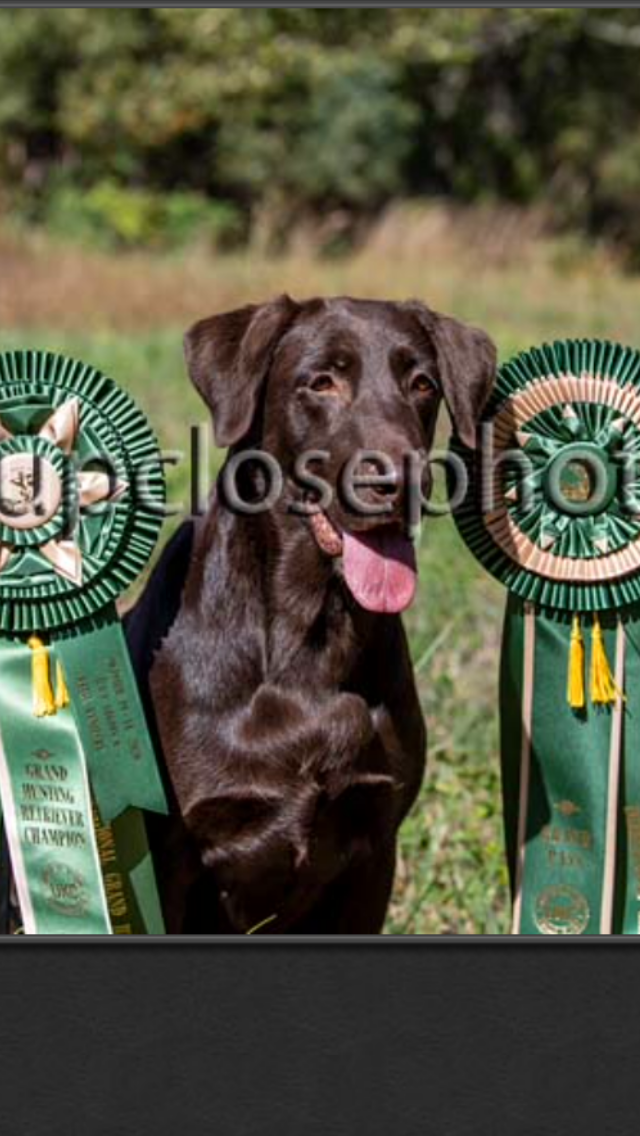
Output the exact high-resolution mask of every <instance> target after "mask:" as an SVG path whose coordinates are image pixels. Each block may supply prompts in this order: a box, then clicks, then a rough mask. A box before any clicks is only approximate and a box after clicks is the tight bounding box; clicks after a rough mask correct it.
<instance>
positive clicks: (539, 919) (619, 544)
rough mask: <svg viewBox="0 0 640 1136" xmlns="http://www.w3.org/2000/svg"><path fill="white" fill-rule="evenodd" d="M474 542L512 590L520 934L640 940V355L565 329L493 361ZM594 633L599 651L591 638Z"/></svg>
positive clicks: (505, 655) (465, 456) (510, 736)
mask: <svg viewBox="0 0 640 1136" xmlns="http://www.w3.org/2000/svg"><path fill="white" fill-rule="evenodd" d="M481 439H482V444H481V446H480V447H479V451H478V452H477V453H472V452H471V451H469V450H467V449H466V448H465V447H463V446H462V445H461V444H460V442H459V441H454V442H453V444H452V448H453V450H454V452H455V453H456V454H457V455H458V457H459V458H461V459H462V461H463V462H464V464H465V467H466V470H467V473H468V476H469V486H468V490H467V493H466V495H465V499H464V500H463V502H462V504H461V505H460V507H459V508H458V509H457V510H456V511H455V519H456V523H457V525H458V527H459V531H460V532H461V534H462V536H463V538H464V540H465V541H466V543H467V544H468V546H469V548H470V549H471V551H472V552H473V553H474V554H475V555H476V556H477V557H478V559H479V560H480V561H481V563H482V564H483V565H484V566H485V567H486V568H487V569H488V570H489V571H490V572H491V573H492V574H493V575H495V576H496V577H497V578H498V579H499V580H501V581H502V583H504V584H505V585H506V587H507V588H508V590H509V593H510V594H509V600H508V604H507V614H506V621H505V630H504V640H503V651H502V665H501V722H502V765H503V787H504V798H505V820H506V837H507V850H508V856H509V862H510V868H511V875H512V882H513V889H514V930H515V931H516V932H523V933H530V934H586V933H610V932H611V931H614V930H618V931H621V932H623V933H626V934H638V933H640V899H639V896H640V887H639V886H638V885H639V884H640V874H639V873H638V868H637V865H638V864H640V762H639V761H638V759H637V754H636V753H635V752H634V751H635V750H636V749H637V747H636V746H635V745H634V738H633V734H632V731H633V728H634V726H633V723H634V722H636V721H638V717H639V715H640V606H639V605H640V352H638V351H636V350H634V349H632V348H628V347H623V346H621V345H619V344H615V343H608V342H599V341H587V340H581V341H576V340H571V341H562V342H557V343H554V344H551V345H548V344H547V345H544V346H542V347H540V348H534V349H532V350H531V351H528V352H525V353H522V354H520V355H518V356H517V357H516V358H514V359H512V360H510V361H509V362H507V363H505V364H504V365H503V366H502V367H501V368H500V371H499V374H498V379H497V382H496V386H495V389H494V392H493V394H492V397H491V399H490V401H489V403H488V405H487V407H486V410H485V413H484V416H483V423H482V426H481ZM585 628H587V629H589V630H590V631H591V636H590V644H589V643H588V642H587V641H586V639H585V636H584V634H583V631H584V629H585Z"/></svg>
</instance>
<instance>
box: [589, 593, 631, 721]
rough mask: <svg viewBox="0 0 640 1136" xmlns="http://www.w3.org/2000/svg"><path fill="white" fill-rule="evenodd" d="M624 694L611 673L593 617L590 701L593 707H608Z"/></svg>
mask: <svg viewBox="0 0 640 1136" xmlns="http://www.w3.org/2000/svg"><path fill="white" fill-rule="evenodd" d="M618 698H624V694H623V693H622V691H621V690H619V689H618V687H617V685H616V681H615V679H614V677H613V674H612V673H611V667H610V666H609V660H608V659H607V652H606V651H605V646H604V637H603V634H602V628H601V626H600V620H599V618H598V616H597V615H594V617H593V628H592V630H591V701H592V702H593V704H594V706H610V705H611V704H612V703H613V702H615V701H616V700H617V699H618Z"/></svg>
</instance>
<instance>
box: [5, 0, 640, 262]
mask: <svg viewBox="0 0 640 1136" xmlns="http://www.w3.org/2000/svg"><path fill="white" fill-rule="evenodd" d="M639 63H640V14H639V13H638V12H636V11H634V10H633V9H630V10H629V9H615V8H600V9H561V8H560V9H559V8H546V9H545V8H538V9H535V8H528V9H526V8H525V9H522V8H511V9H502V10H500V9H490V8H485V9H447V8H436V9H408V8H404V9H403V8H377V9H376V8H369V9H344V8H333V9H317V8H315V9H314V8H288V9H278V8H254V9H244V10H243V9H237V8H214V9H212V8H197V9H195V8H191V9H189V8H146V9H145V8H142V9H131V8H130V9H127V8H124V9H105V8H102V9H85V8H76V9H73V8H58V9H53V10H44V9H34V8H31V9H17V8H13V9H5V10H2V11H0V179H1V180H2V184H3V186H4V197H5V199H7V197H8V199H9V200H12V201H13V202H14V203H16V202H17V203H18V204H20V205H21V207H22V208H23V209H28V210H30V211H31V212H32V214H33V215H35V216H41V217H43V216H48V215H52V216H54V217H56V216H57V217H59V216H60V215H63V216H68V215H69V212H70V213H71V214H73V212H74V209H75V208H77V210H78V215H79V216H80V214H82V212H83V202H85V201H87V200H88V201H89V202H90V203H91V208H92V209H93V210H94V212H95V210H96V209H99V207H100V204H101V202H106V206H105V208H106V210H107V214H108V215H109V216H111V214H112V213H113V211H114V202H117V201H120V203H121V205H122V206H123V208H124V210H125V213H127V215H128V216H129V221H128V222H127V223H125V225H124V228H125V230H126V233H129V234H136V233H138V234H139V235H140V239H141V240H144V239H146V234H147V233H148V232H149V231H152V232H155V231H156V230H154V220H153V219H154V218H156V219H157V222H156V229H157V230H160V229H162V226H163V225H164V224H166V219H163V218H165V214H166V207H164V206H162V204H161V198H162V197H163V196H166V195H168V194H169V195H174V194H177V195H182V196H181V197H180V198H179V200H180V201H181V202H182V204H181V205H180V206H176V212H177V216H178V217H179V218H184V217H187V216H192V215H193V216H194V217H196V218H198V219H199V221H198V223H201V222H202V223H204V222H203V218H204V219H206V218H209V217H210V216H214V214H210V213H208V212H207V207H206V205H205V204H203V205H202V210H200V209H199V207H198V202H202V203H207V202H208V204H209V205H210V204H211V201H212V200H213V201H214V202H216V203H218V204H219V205H221V211H220V209H217V210H216V211H214V212H215V218H218V220H219V219H220V218H227V219H228V221H229V224H230V225H231V227H232V229H233V230H234V231H235V232H236V234H241V233H243V232H246V231H248V226H249V224H250V222H251V219H252V218H255V216H256V215H257V214H258V213H259V212H260V211H261V210H265V209H266V210H270V211H271V212H272V213H276V214H278V215H279V217H280V218H281V220H282V222H283V223H284V225H285V226H288V225H290V224H291V223H292V222H293V221H295V219H296V218H298V217H300V216H304V215H307V214H313V215H317V214H320V215H321V214H323V213H327V212H328V211H335V210H342V211H344V213H345V214H347V215H349V216H355V217H362V216H364V217H366V216H367V215H371V214H372V213H374V212H375V211H376V210H378V209H379V208H380V207H381V206H383V205H384V204H385V203H387V202H388V201H390V200H392V199H393V198H394V197H396V196H398V195H402V196H406V195H416V194H439V195H440V194H442V195H450V196H452V197H454V198H456V199H458V200H464V201H474V200H478V199H481V200H487V199H494V200H500V199H507V200H510V201H518V202H523V203H529V202H533V201H543V202H545V203H547V204H548V205H549V206H550V207H551V209H552V210H553V215H554V216H555V217H556V219H557V220H558V222H559V223H571V224H574V225H580V226H582V227H583V228H584V229H586V230H588V231H591V232H604V233H610V234H613V235H614V236H615V237H616V238H618V239H619V240H621V241H624V242H625V243H626V244H627V245H628V247H629V248H630V249H631V250H632V251H634V252H636V254H640V209H639V208H638V204H637V203H638V201H639V200H640V197H639V194H640V141H639V138H640V134H639V131H638V128H639V126H640V83H638V79H637V75H638V65H639ZM74 194H75V198H74ZM87 194H88V195H89V196H88V197H87ZM118 194H120V197H118ZM60 198H62V205H61V204H60V200H59V199H60ZM74 202H75V205H74ZM65 210H66V212H65ZM109 210H111V213H109ZM136 210H138V213H139V217H138V214H137V213H136ZM116 211H117V210H116ZM136 218H137V219H136ZM149 218H151V220H149ZM242 218H244V221H242ZM180 223H182V222H180ZM107 228H108V224H107ZM178 228H179V226H178ZM118 239H120V238H118ZM124 239H125V241H126V234H125V238H124ZM136 239H137V238H136V237H135V236H134V237H133V240H134V242H135V240H136Z"/></svg>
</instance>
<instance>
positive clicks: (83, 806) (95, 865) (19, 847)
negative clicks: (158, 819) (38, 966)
mask: <svg viewBox="0 0 640 1136" xmlns="http://www.w3.org/2000/svg"><path fill="white" fill-rule="evenodd" d="M0 668H1V671H2V681H1V682H0V739H1V743H2V744H1V745H0V794H1V797H2V806H3V814H4V822H5V826H6V832H7V838H8V840H9V847H10V851H11V860H12V864H13V870H14V877H15V880H16V886H17V890H18V897H19V900H20V907H21V911H22V917H23V920H24V925H25V930H26V931H27V933H28V934H41V935H63V934H66V935H104V934H110V933H111V924H110V920H109V913H108V907H107V901H106V895H105V890H104V886H103V881H102V873H101V869H100V859H99V855H98V849H97V845H96V840H95V834H94V830H93V823H92V816H91V793H90V789H89V782H88V778H87V772H86V768H85V764H84V755H83V752H82V749H81V747H80V745H79V742H78V736H77V732H76V728H75V723H74V720H73V716H72V715H71V713H70V712H69V710H62V711H59V712H58V713H57V714H56V715H55V716H52V717H48V718H36V717H34V715H33V711H32V687H31V651H30V650H29V648H28V647H26V646H25V645H24V644H22V643H19V642H16V641H9V640H6V639H2V640H0Z"/></svg>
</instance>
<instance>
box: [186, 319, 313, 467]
mask: <svg viewBox="0 0 640 1136" xmlns="http://www.w3.org/2000/svg"><path fill="white" fill-rule="evenodd" d="M298 311H299V305H298V304H296V303H294V301H293V300H291V299H290V298H289V296H279V297H278V298H277V299H276V300H272V301H271V302H270V303H267V304H247V305H246V307H244V308H238V309H237V311H234V312H225V313H223V314H222V315H218V316H210V317H209V319H203V320H200V321H199V322H198V323H196V324H194V325H193V327H192V328H190V330H189V331H188V332H187V334H186V335H185V337H184V349H185V356H186V360H187V367H188V369H189V374H190V376H191V380H192V382H193V383H194V385H195V387H196V388H197V390H198V391H199V392H200V394H201V395H202V397H203V399H204V401H205V402H206V403H207V405H208V406H209V408H210V410H211V412H212V414H213V426H214V431H215V436H216V442H217V444H218V445H219V446H233V445H235V444H236V442H239V441H240V439H241V438H243V437H244V435H245V434H246V433H247V432H248V430H249V428H250V426H251V423H252V421H253V416H254V414H255V412H256V408H257V405H258V400H259V396H260V390H261V387H262V384H263V382H264V380H265V378H266V376H267V374H268V371H269V367H270V365H271V360H272V358H273V353H274V351H275V349H276V346H277V344H278V341H279V340H280V338H281V336H282V335H283V334H284V332H285V331H286V329H287V327H289V325H290V324H291V323H292V322H293V320H294V318H295V316H296V314H297V312H298Z"/></svg>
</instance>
